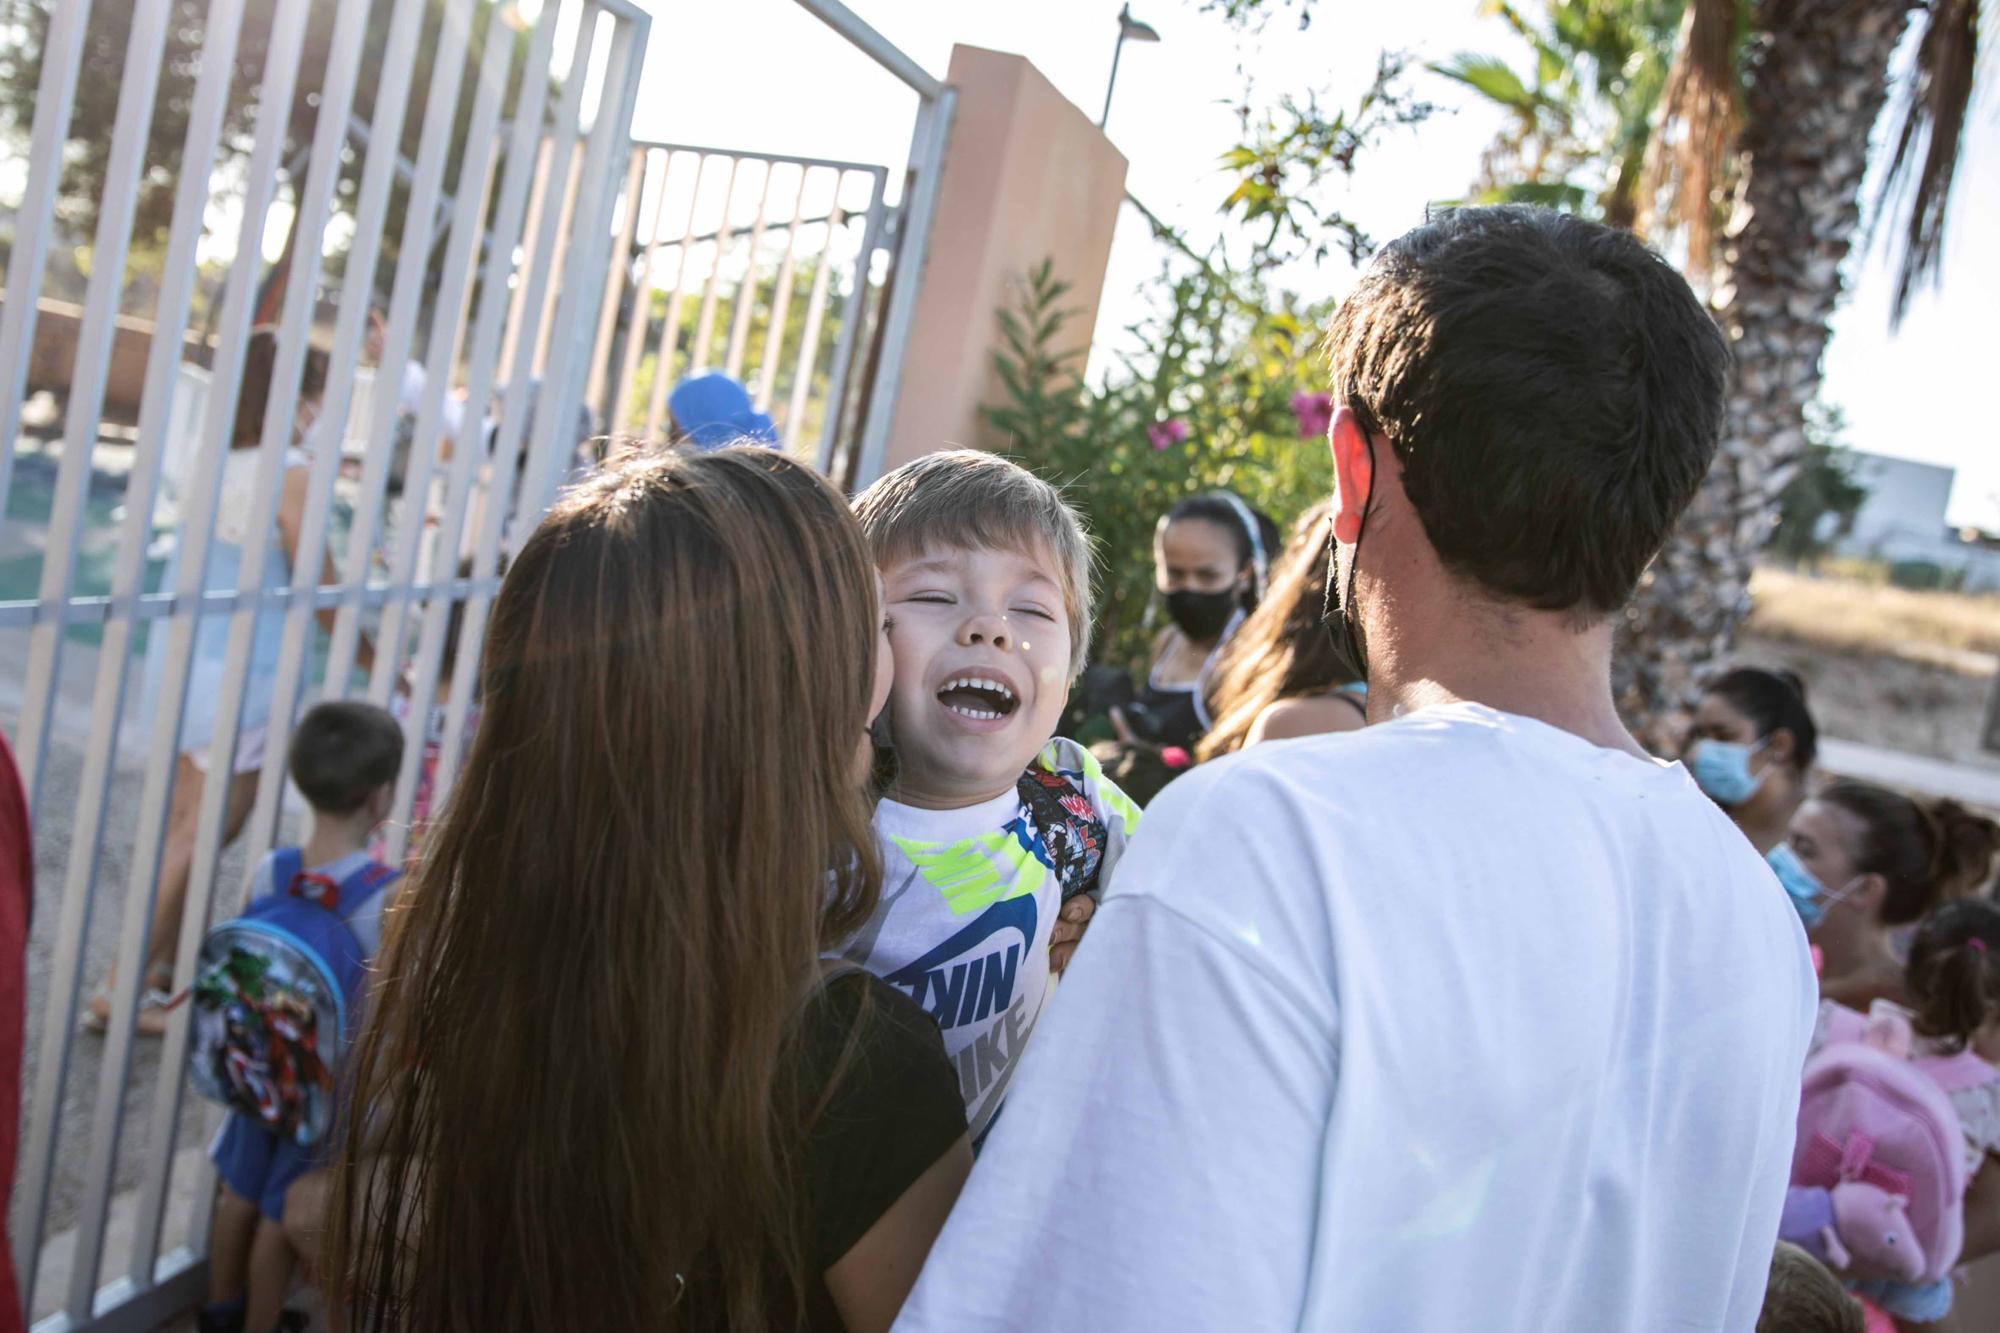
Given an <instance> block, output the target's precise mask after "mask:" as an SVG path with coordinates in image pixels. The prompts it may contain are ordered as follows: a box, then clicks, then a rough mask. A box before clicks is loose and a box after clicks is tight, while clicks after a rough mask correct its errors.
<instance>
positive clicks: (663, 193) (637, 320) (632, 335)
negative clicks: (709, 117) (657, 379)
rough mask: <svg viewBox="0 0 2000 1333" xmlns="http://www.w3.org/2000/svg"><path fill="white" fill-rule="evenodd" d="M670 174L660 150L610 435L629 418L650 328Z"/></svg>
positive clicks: (669, 158) (668, 156)
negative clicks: (648, 232)
mask: <svg viewBox="0 0 2000 1333" xmlns="http://www.w3.org/2000/svg"><path fill="white" fill-rule="evenodd" d="M639 151H641V152H645V151H647V150H645V149H641V150H639ZM673 176H674V155H673V154H672V153H671V152H669V153H663V154H662V155H661V157H660V199H659V203H658V204H657V206H655V208H654V209H653V231H652V235H651V237H650V238H649V239H648V240H647V242H646V257H645V258H644V259H643V260H641V261H640V264H639V280H638V283H637V285H636V286H634V288H633V295H632V319H631V322H630V325H629V327H627V329H626V330H625V356H624V358H623V364H621V365H620V366H619V368H618V397H617V403H618V412H617V414H616V415H615V416H611V417H608V418H607V419H606V422H605V429H606V431H607V432H609V433H610V434H612V435H617V434H619V433H620V432H621V430H622V429H623V427H625V426H626V425H627V424H628V423H629V422H630V420H631V417H632V412H631V405H632V380H633V378H634V377H635V376H636V375H637V374H638V373H639V353H640V351H641V350H643V349H644V347H645V345H646V334H647V333H648V332H650V331H651V329H652V316H653V274H654V272H655V271H656V270H657V269H658V267H659V260H660V241H661V239H662V238H663V237H664V235H665V233H666V230H667V187H668V186H669V185H671V184H672V183H673Z"/></svg>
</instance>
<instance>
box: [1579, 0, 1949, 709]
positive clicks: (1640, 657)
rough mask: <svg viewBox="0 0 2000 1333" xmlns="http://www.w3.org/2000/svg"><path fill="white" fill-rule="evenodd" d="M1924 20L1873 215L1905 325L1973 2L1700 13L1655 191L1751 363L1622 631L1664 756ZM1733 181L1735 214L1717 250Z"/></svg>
mask: <svg viewBox="0 0 2000 1333" xmlns="http://www.w3.org/2000/svg"><path fill="white" fill-rule="evenodd" d="M1917 9H1921V10H1924V11H1925V25H1926V26H1925V29H1924V33H1923V37H1922V39H1921V43H1920V45H1919V47H1918V51H1917V59H1916V62H1915V70H1914V74H1913V76H1912V78H1911V79H1910V81H1909V84H1908V85H1907V86H1906V87H1904V88H1901V89H1896V90H1893V91H1894V92H1895V93H1896V94H1897V96H1898V97H1899V99H1900V100H1901V101H1902V103H1903V112H1902V122H1901V125H1900V128H1899V130H1898V132H1897V134H1896V135H1895V136H1894V138H1893V140H1891V141H1890V142H1892V143H1893V145H1894V147H1893V156H1892V158H1891V160H1890V163H1889V169H1888V170H1887V172H1886V173H1885V174H1884V176H1883V181H1884V184H1883V187H1882V191H1881V194H1880V196H1879V199H1878V200H1877V204H1876V223H1877V225H1880V224H1881V223H1884V222H1888V221H1890V220H1892V219H1893V220H1895V223H1896V225H1895V230H1896V231H1898V232H1900V233H1901V238H1900V242H1899V250H1900V253H1899V259H1898V266H1899V272H1898V276H1897V281H1896V296H1895V303H1894V307H1893V311H1892V315H1891V320H1892V324H1893V323H1894V322H1897V321H1900V319H1901V317H1902V315H1903V313H1904V311H1905V310H1906V309H1907V308H1908V303H1909V299H1910V297H1911V295H1912V294H1913V293H1914V291H1915V290H1916V288H1917V287H1918V285H1919V284H1920V283H1922V282H1924V281H1927V280H1928V281H1935V280H1936V278H1937V276H1938V273H1939V264H1940V260H1941V258H1942V245H1941V243H1942V240H1943V233H1944V225H1945V219H1946V216H1947V205H1948V204H1949V202H1950V194H1951V185H1952V176H1953V168H1954V166H1955V165H1956V163H1957V160H1958V153H1959V147H1960V141H1961V130H1962V128H1963V125H1964V122H1965V116H1966V111H1967V107H1968V105H1969V103H1970V101H1971V96H1972V84H1973V70H1974V65H1975V57H1976V54H1977V49H1978V20H1979V0H1930V2H1929V3H1928V4H1927V5H1926V4H1920V3H1913V0H1746V2H1739V0H1690V3H1689V4H1688V6H1687V11H1686V16H1685V18H1684V20H1683V23H1682V27H1681V40H1680V43H1679V47H1678V49H1677V51H1676V54H1675V57H1674V65H1673V70H1672V73H1670V74H1669V76H1668V82H1667V88H1666V92H1665V94H1664V98H1663V105H1662V108H1661V110H1662V114H1661V115H1660V117H1659V119H1658V122H1657V124H1656V127H1655V133H1654V139H1653V145H1654V146H1653V149H1652V150H1651V152H1650V158H1651V166H1652V168H1653V170H1652V172H1651V175H1650V179H1649V183H1650V184H1656V185H1657V186H1658V187H1659V190H1658V192H1657V194H1655V195H1654V196H1653V198H1654V199H1658V200H1660V201H1661V202H1660V213H1659V216H1661V217H1662V218H1665V219H1667V220H1669V221H1670V222H1674V223H1678V224H1679V225H1680V226H1681V227H1683V228H1684V229H1685V232H1686V240H1687V245H1688V257H1689V262H1690V267H1691V269H1693V270H1694V271H1696V272H1697V273H1700V272H1704V271H1707V269H1708V267H1709V264H1710V262H1711V260H1713V262H1714V270H1713V271H1714V275H1715V284H1714V287H1713V304H1714V307H1715V310H1716V315H1717V318H1718V320H1719V321H1720V322H1721V324H1722V327H1723V330H1724V332H1725V333H1726V334H1727V335H1728V337H1729V340H1730V342H1731V344H1732V345H1733V346H1734V348H1735V351H1736V358H1737V364H1736V374H1735V376H1734V378H1733V381H1732V385H1731V388H1730V393H1729V400H1728V415H1727V419H1726V424H1725V427H1724V432H1723V440H1722V448H1721V450H1720V452H1719V454H1718V456H1717V458H1716V462H1715V466H1714V468H1713V470H1712V471H1711V472H1710V473H1709V475H1708V478H1707V480H1706V481H1705V482H1704V483H1703V485H1702V488H1701V491H1700V494H1699V495H1698V496H1697V497H1696V499H1695V502H1694V504H1693V506H1692V507H1691V508H1690V509H1689V511H1688V513H1687V515H1686V516H1685V517H1684V518H1683V519H1682V521H1681V524H1680V527H1679V528H1678V529H1677V531H1676V532H1675V534H1674V536H1673V538H1672V540H1671V541H1670V542H1669V544H1668V547H1667V549H1666V550H1665V551H1664V552H1662V553H1661V556H1660V559H1659V560H1658V561H1657V562H1656V563H1655V565H1654V567H1653V570H1652V572H1651V574H1650V576H1649V579H1648V581H1647V583H1646V584H1645V586H1644V587H1642V588H1641V590H1640V594H1639V597H1638V598H1637V600H1636V601H1635V603H1634V604H1633V606H1632V608H1631V609H1630V611H1629V612H1628V615H1627V620H1626V624H1625V626H1624V630H1625V635H1624V645H1623V646H1624V651H1623V652H1622V653H1621V654H1620V667H1621V672H1620V674H1621V679H1620V682H1619V684H1620V702H1621V704H1622V705H1623V707H1624V708H1625V710H1626V712H1627V715H1628V717H1629V718H1630V719H1631V720H1632V721H1633V722H1634V723H1635V724H1637V725H1638V726H1639V727H1640V729H1641V730H1642V732H1643V733H1644V734H1645V735H1646V737H1647V739H1649V740H1651V741H1652V742H1654V743H1655V744H1663V743H1666V742H1668V740H1669V738H1670V737H1671V736H1673V735H1674V734H1675V733H1677V732H1678V731H1679V730H1680V727H1681V725H1682V723H1683V720H1684V716H1685V715H1684V711H1683V710H1684V709H1685V708H1686V707H1687V705H1688V704H1689V702H1690V701H1691V695H1692V694H1693V692H1694V690H1695V688H1696V686H1697V681H1698V675H1699V673H1700V672H1701V670H1702V669H1703V668H1705V667H1706V666H1708V665H1709V664H1710V663H1713V662H1715V661H1717V660H1718V659H1720V658H1721V657H1723V656H1724V655H1725V654H1726V653H1727V652H1728V651H1729V648H1730V646H1731V643H1732V641H1733V639H1734V636H1735V632H1736V629H1737V626H1738V625H1739V624H1740V623H1741V621H1742V618H1743V616H1744V614H1745V612H1746V611H1747V610H1748V609H1749V579H1750V568H1751V562H1752V560H1753V559H1754V557H1755V556H1756V554H1757V552H1758V551H1759V550H1760V549H1761V548H1762V547H1763V545H1764V544H1765V542H1766V541H1767V540H1768V539H1769V538H1770V535H1771V532H1772V530H1773V528H1774V526H1775V524H1776V519H1777V514H1778V494H1779V492H1780V491H1781V490H1783V488H1784V486H1785V484H1786V483H1787V482H1788V481H1789V480H1790V479H1791V477H1792V475H1793V474H1794V472H1795V471H1796V469H1797V466H1798V462H1799V460H1800V459H1801V458H1802V457H1803V456H1804V454H1805V451H1806V445H1807V439H1806V408H1807V406H1808V404H1810V403H1811V402H1812V401H1813V400H1814V398H1815V397H1816V396H1817V394H1818V391H1819V385H1820V359H1821V355H1822V354H1823V353H1824V351H1825V349H1826V344H1827V337H1828V320H1829V319H1830V318H1831V316H1832V314H1833V310H1834V307H1835V305H1836V304H1837V303H1838V301H1839V298H1840V294H1841V291H1842V287H1843V285H1844V274H1843V271H1842V270H1843V261H1845V260H1846V258H1847V256H1848V251H1849V250H1850V249H1851V248H1852V247H1853V245H1854V244H1855V242H1856V241H1857V239H1859V238H1860V237H1861V236H1862V182H1863V178H1864V177H1865V175H1866V174H1867V170H1868V144H1869V139H1870V135H1871V133H1872V131H1873V130H1874V127H1875V124H1876V121H1877V120H1878V119H1879V118H1880V116H1881V114H1882V112H1883V110H1884V109H1885V107H1886V106H1887V104H1888V102H1889V100H1890V98H1891V94H1892V88H1891V70H1890V60H1891V57H1892V56H1893V55H1894V53H1895V50H1896V47H1897V45H1898V43H1899V41H1900V39H1901V38H1902V36H1903V34H1904V32H1905V31H1906V29H1907V26H1908V22H1909V18H1910V14H1911V12H1912V10H1917ZM1739 30H1747V38H1746V39H1745V40H1741V41H1739V40H1738V37H1737V34H1738V32H1739ZM1739 81H1740V86H1741V103H1740V105H1741V117H1740V121H1741V128H1740V131H1738V130H1736V126H1735V123H1734V122H1735V121H1736V119H1737V117H1736V114H1735V109H1736V107H1737V90H1738V86H1739ZM1725 173H1729V174H1733V176H1734V190H1733V204H1732V207H1731V208H1730V210H1729V213H1728V216H1727V220H1726V221H1725V222H1724V223H1723V225H1722V226H1721V228H1720V230H1719V242H1715V241H1712V239H1711V238H1712V237H1714V236H1715V235H1716V233H1715V232H1714V230H1713V223H1714V220H1715V219H1716V217H1717V216H1718V213H1719V206H1718V200H1719V197H1720V195H1721V193H1722V192H1721V191H1720V190H1719V189H1717V188H1716V185H1717V183H1719V182H1720V181H1722V180H1723V179H1724V177H1725ZM1641 192H1642V194H1645V193H1647V191H1646V190H1645V189H1643V188H1642V191H1641ZM1649 202H1651V200H1649ZM1641 220H1642V222H1643V221H1644V220H1645V219H1644V217H1643V216H1642V219H1641ZM1711 245H1713V247H1714V248H1713V250H1711Z"/></svg>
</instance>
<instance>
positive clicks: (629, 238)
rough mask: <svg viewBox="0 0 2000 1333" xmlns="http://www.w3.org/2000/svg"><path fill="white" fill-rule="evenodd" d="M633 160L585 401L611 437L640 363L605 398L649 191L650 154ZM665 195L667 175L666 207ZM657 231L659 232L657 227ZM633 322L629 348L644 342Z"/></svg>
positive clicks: (635, 153)
mask: <svg viewBox="0 0 2000 1333" xmlns="http://www.w3.org/2000/svg"><path fill="white" fill-rule="evenodd" d="M631 158H632V161H631V164H630V165H629V166H628V167H627V168H626V169H625V216H624V217H623V218H621V219H620V220H619V226H618V249H617V252H616V253H615V254H614V255H613V256H612V259H611V262H610V263H609V264H606V265H605V266H604V308H603V309H602V310H601V311H599V312H598V317H597V341H596V343H595V344H594V345H593V347H592V350H591V353H590V387H589V388H587V389H585V390H584V394H583V396H584V401H586V402H588V403H591V404H594V405H595V406H596V407H597V408H598V409H599V410H600V411H602V412H603V414H604V429H605V432H606V433H607V434H611V435H616V434H617V433H618V425H619V422H620V421H622V420H623V419H624V415H625V413H624V411H623V409H622V407H621V406H620V404H622V403H623V402H624V396H625V392H626V383H625V381H626V380H629V379H630V378H631V374H632V372H631V369H630V363H631V361H633V360H636V359H637V358H636V357H634V356H630V355H628V357H627V369H626V371H625V376H624V378H623V379H621V380H619V381H618V383H616V384H615V385H613V386H612V390H611V396H610V397H609V398H606V397H605V396H604V377H605V375H606V374H608V373H609V372H610V369H611V335H612V333H613V332H614V331H615V330H616V329H617V327H618V307H619V306H620V305H621V304H622V303H623V297H624V293H625V284H626V283H628V282H630V281H631V280H632V247H633V245H634V244H635V243H636V242H637V240H638V233H639V205H640V203H641V202H643V200H642V196H643V195H644V193H645V188H646V162H647V158H648V150H647V149H644V148H635V149H633V150H632V153H631ZM667 165H668V167H671V166H672V165H673V158H672V155H671V154H669V156H668V159H667ZM666 191H667V185H666V173H665V172H664V171H662V172H661V174H660V202H661V203H662V204H663V205H664V204H665V203H666ZM655 230H656V231H657V227H656V228H655ZM646 257H647V262H648V263H649V264H650V263H651V262H652V250H651V248H650V247H649V248H648V249H647V251H646ZM639 285H640V289H641V291H642V293H643V290H644V287H645V283H644V281H643V280H642V281H641V282H640V284H639ZM633 310H634V311H635V312H636V311H638V310H639V305H638V302H637V300H636V299H635V300H634V302H633ZM634 318H635V319H638V320H639V321H640V323H639V324H638V327H637V328H636V329H631V330H628V331H627V332H626V334H625V344H626V346H627V347H628V348H629V347H634V346H636V345H637V344H638V343H639V342H640V341H643V340H644V338H645V333H646V326H645V323H644V320H643V316H641V315H638V314H635V315H634Z"/></svg>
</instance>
